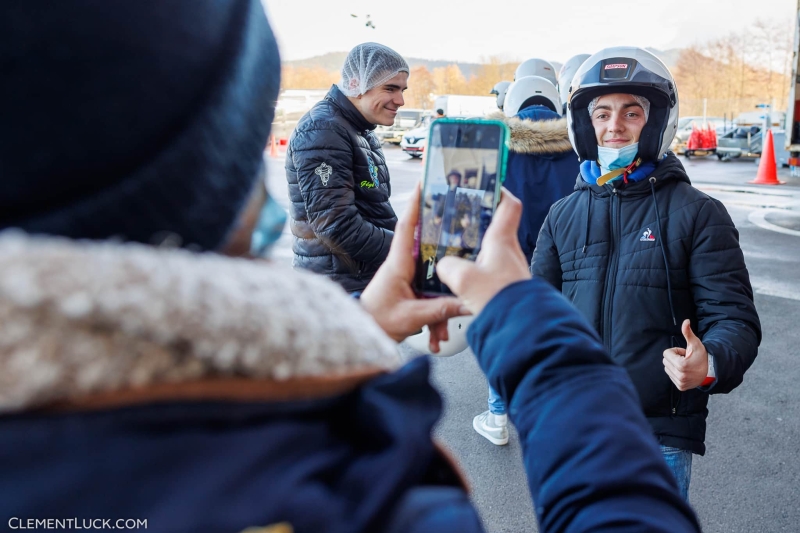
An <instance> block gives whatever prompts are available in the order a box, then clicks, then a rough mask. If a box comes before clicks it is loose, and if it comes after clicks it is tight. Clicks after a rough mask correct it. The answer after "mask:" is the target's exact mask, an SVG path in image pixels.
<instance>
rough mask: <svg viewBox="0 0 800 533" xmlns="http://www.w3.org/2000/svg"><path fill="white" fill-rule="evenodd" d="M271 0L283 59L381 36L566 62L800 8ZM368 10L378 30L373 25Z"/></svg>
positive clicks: (455, 56)
mask: <svg viewBox="0 0 800 533" xmlns="http://www.w3.org/2000/svg"><path fill="white" fill-rule="evenodd" d="M263 1H264V3H265V4H266V8H267V13H268V14H269V17H270V21H271V23H272V27H273V29H274V30H275V33H276V35H277V37H278V42H279V43H280V47H281V56H282V58H283V59H284V60H291V59H303V58H307V57H312V56H316V55H321V54H324V53H326V52H338V51H347V50H349V49H350V48H352V47H353V46H355V45H356V44H358V43H360V42H365V41H376V42H380V43H383V44H385V45H387V46H390V47H392V48H394V49H395V50H397V51H398V52H399V53H400V54H402V55H404V56H407V57H419V58H424V59H445V60H451V61H465V62H479V61H481V60H482V59H486V58H488V57H490V56H501V57H502V58H504V59H506V60H508V61H516V60H523V59H526V58H528V57H543V58H545V59H548V60H551V61H558V62H563V61H565V60H567V59H569V58H570V57H572V56H573V55H576V54H580V53H592V52H595V51H597V50H599V49H601V48H605V47H608V46H617V45H633V46H642V47H647V46H650V47H653V48H658V49H660V50H665V49H668V48H675V47H683V46H688V45H691V44H695V43H697V44H700V43H703V42H705V41H706V40H709V39H713V38H717V37H722V36H724V35H726V34H728V33H730V32H731V31H737V30H741V29H743V28H746V27H748V26H750V25H752V23H753V22H754V21H755V20H756V19H757V18H761V19H763V20H765V21H785V22H786V23H787V24H788V23H790V22H791V21H793V20H794V19H795V18H796V9H797V2H796V0H668V1H660V2H652V1H647V2H636V3H634V2H632V1H630V0H624V1H623V0H571V1H570V0H494V1H491V0H483V1H475V0H411V1H409V0H404V1H402V2H399V1H397V0H263ZM351 14H352V15H357V18H354V17H352V16H351ZM367 15H370V18H371V20H372V22H373V24H374V25H375V29H372V28H368V27H366V26H365V23H366V21H367V19H366V16H367Z"/></svg>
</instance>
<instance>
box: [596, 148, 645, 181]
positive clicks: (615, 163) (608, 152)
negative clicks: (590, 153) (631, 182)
mask: <svg viewBox="0 0 800 533" xmlns="http://www.w3.org/2000/svg"><path fill="white" fill-rule="evenodd" d="M637 153H639V143H633V144H630V145H628V146H623V147H622V148H608V147H605V146H598V147H597V163H598V164H599V165H600V171H601V172H602V173H603V174H606V173H608V172H610V171H612V170H616V169H618V168H625V167H627V166H628V165H630V164H631V163H633V160H634V159H635V158H636V154H637Z"/></svg>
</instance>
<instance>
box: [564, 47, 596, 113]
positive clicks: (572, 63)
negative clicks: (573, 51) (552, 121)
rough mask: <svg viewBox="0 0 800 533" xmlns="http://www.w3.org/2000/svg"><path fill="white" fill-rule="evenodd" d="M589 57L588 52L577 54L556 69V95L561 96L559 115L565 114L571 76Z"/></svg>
mask: <svg viewBox="0 0 800 533" xmlns="http://www.w3.org/2000/svg"><path fill="white" fill-rule="evenodd" d="M587 59H589V54H578V55H576V56H572V57H571V58H569V59H567V61H566V63H564V64H563V65H561V70H559V71H558V86H557V87H556V88H557V89H558V97H559V98H561V106H562V108H561V115H562V116H563V115H566V114H567V100H568V99H569V86H570V84H571V83H572V77H573V76H574V75H575V73H576V72H578V69H579V68H580V66H581V65H583V62H584V61H586V60H587Z"/></svg>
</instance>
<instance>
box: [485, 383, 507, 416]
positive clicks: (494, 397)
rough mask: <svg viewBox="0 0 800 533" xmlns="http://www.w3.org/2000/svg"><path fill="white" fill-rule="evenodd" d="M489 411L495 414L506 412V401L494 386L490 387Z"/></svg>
mask: <svg viewBox="0 0 800 533" xmlns="http://www.w3.org/2000/svg"><path fill="white" fill-rule="evenodd" d="M489 412H490V413H492V414H493V415H504V414H506V402H504V401H503V399H502V398H501V397H500V395H499V394H497V392H496V391H495V390H494V389H493V388H492V387H489Z"/></svg>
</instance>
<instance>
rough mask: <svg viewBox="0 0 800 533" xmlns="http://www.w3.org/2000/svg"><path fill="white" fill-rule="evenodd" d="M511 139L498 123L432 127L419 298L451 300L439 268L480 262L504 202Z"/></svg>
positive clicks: (419, 258)
mask: <svg viewBox="0 0 800 533" xmlns="http://www.w3.org/2000/svg"><path fill="white" fill-rule="evenodd" d="M506 136H507V130H506V126H505V125H504V124H502V123H501V122H496V121H481V120H469V121H464V120H460V121H459V120H447V119H439V120H437V121H435V122H434V123H433V124H432V125H431V129H430V134H429V136H428V147H427V149H426V150H427V155H426V158H427V164H426V167H425V181H424V185H423V188H422V199H421V202H422V205H421V209H420V224H419V227H418V230H417V250H416V252H417V254H416V255H417V257H416V261H417V264H416V275H415V289H416V290H417V291H418V292H420V293H422V294H429V295H437V294H452V292H451V291H450V289H449V288H448V287H447V285H445V284H444V283H442V282H441V281H439V276H438V275H437V273H436V265H437V264H438V262H439V261H440V260H441V259H442V258H443V257H446V256H448V255H454V256H457V257H462V258H464V259H469V260H473V261H474V260H475V258H476V257H477V256H478V252H480V249H481V242H482V240H483V235H484V233H485V232H486V229H487V228H488V227H489V223H490V222H491V221H492V215H493V214H494V210H495V207H496V205H497V201H498V200H499V195H500V186H501V183H502V179H503V172H504V170H505V157H506V149H505V142H506Z"/></svg>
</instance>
